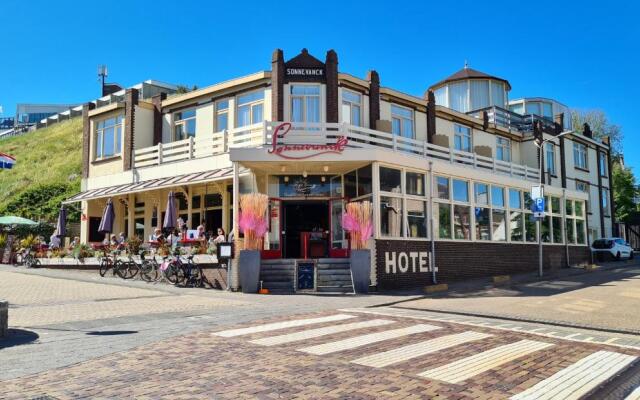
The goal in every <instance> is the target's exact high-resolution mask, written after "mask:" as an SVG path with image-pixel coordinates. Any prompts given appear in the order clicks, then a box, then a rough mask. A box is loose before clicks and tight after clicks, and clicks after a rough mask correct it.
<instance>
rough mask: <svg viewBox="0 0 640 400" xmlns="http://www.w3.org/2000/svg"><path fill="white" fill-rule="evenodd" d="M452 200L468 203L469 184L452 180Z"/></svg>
mask: <svg viewBox="0 0 640 400" xmlns="http://www.w3.org/2000/svg"><path fill="white" fill-rule="evenodd" d="M453 200H454V201H464V202H468V201H469V183H468V182H467V181H461V180H459V179H454V180H453Z"/></svg>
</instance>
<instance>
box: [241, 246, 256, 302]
mask: <svg viewBox="0 0 640 400" xmlns="http://www.w3.org/2000/svg"><path fill="white" fill-rule="evenodd" d="M238 268H239V270H238V272H239V276H240V286H242V293H258V285H259V283H260V251H259V250H241V251H240V258H239V260H238Z"/></svg>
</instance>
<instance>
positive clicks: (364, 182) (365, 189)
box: [357, 164, 372, 197]
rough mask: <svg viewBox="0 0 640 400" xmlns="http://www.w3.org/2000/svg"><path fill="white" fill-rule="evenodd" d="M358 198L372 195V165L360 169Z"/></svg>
mask: <svg viewBox="0 0 640 400" xmlns="http://www.w3.org/2000/svg"><path fill="white" fill-rule="evenodd" d="M357 173H358V197H360V196H364V195H367V194H371V192H372V187H371V181H372V177H371V164H369V165H367V166H366V167H362V168H360V169H358V171H357Z"/></svg>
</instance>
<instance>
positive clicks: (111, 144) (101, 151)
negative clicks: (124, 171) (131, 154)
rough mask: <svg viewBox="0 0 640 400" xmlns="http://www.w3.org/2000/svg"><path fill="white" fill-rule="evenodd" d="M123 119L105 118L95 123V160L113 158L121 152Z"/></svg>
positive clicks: (118, 117)
mask: <svg viewBox="0 0 640 400" xmlns="http://www.w3.org/2000/svg"><path fill="white" fill-rule="evenodd" d="M123 121H124V117H123V116H122V115H118V116H116V117H112V118H107V119H104V120H102V121H98V122H97V123H96V141H95V158H96V159H101V158H107V157H113V156H116V155H118V154H120V153H121V151H122V130H123Z"/></svg>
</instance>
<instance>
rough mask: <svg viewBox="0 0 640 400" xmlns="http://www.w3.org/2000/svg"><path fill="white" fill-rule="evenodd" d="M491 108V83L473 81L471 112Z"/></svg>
mask: <svg viewBox="0 0 640 400" xmlns="http://www.w3.org/2000/svg"><path fill="white" fill-rule="evenodd" d="M489 106H490V104H489V81H488V80H487V81H485V80H473V81H471V110H472V111H473V110H479V109H481V108H485V107H489Z"/></svg>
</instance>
